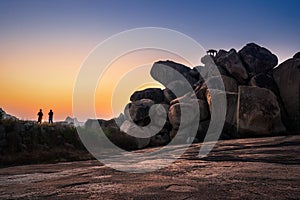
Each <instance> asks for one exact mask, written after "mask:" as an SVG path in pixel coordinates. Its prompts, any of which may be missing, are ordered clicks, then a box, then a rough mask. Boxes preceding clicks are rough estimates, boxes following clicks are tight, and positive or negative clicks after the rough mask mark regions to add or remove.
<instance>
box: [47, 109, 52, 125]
mask: <svg viewBox="0 0 300 200" xmlns="http://www.w3.org/2000/svg"><path fill="white" fill-rule="evenodd" d="M48 115H49V123H51V124H53V112H52V110H50V112H49V113H48Z"/></svg>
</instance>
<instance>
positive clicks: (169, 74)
mask: <svg viewBox="0 0 300 200" xmlns="http://www.w3.org/2000/svg"><path fill="white" fill-rule="evenodd" d="M190 70H191V69H190V68H189V67H187V66H185V65H182V64H179V63H176V62H173V61H169V60H167V61H158V62H155V63H154V64H153V66H152V68H151V71H150V74H151V76H152V77H153V78H154V79H155V80H157V81H159V82H160V83H162V84H163V85H164V86H167V85H168V84H169V83H170V82H172V81H176V80H182V79H185V80H187V81H188V82H189V83H190V84H191V85H193V84H194V83H195V82H196V81H197V80H196V79H194V78H193V77H192V76H191V75H190V74H189V72H190Z"/></svg>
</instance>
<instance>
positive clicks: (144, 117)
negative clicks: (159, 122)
mask: <svg viewBox="0 0 300 200" xmlns="http://www.w3.org/2000/svg"><path fill="white" fill-rule="evenodd" d="M152 105H154V101H152V100H151V99H141V100H138V101H134V102H131V103H129V104H127V106H126V107H125V110H124V114H125V115H126V118H127V119H131V120H132V121H134V122H136V123H138V124H139V125H146V124H147V123H149V121H148V118H149V110H150V108H151V106H152ZM146 121H147V122H146ZM140 122H141V123H142V124H141V123H140Z"/></svg>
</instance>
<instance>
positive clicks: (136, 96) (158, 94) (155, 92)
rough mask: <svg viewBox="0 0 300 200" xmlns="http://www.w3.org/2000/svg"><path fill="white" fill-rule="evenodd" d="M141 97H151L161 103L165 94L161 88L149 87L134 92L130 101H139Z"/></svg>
mask: <svg viewBox="0 0 300 200" xmlns="http://www.w3.org/2000/svg"><path fill="white" fill-rule="evenodd" d="M141 99H151V100H152V101H154V103H161V102H163V101H164V94H163V91H162V90H161V89H160V88H147V89H144V90H141V91H136V92H134V93H133V94H132V95H131V97H130V101H138V100H141Z"/></svg>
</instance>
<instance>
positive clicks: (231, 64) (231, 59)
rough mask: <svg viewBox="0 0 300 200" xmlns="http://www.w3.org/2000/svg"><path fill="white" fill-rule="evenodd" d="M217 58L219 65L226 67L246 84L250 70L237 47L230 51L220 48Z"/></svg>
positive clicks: (239, 80)
mask: <svg viewBox="0 0 300 200" xmlns="http://www.w3.org/2000/svg"><path fill="white" fill-rule="evenodd" d="M215 60H216V64H217V65H219V66H221V67H224V68H225V69H226V70H227V71H228V73H229V74H230V75H231V76H232V77H234V78H235V79H236V80H237V81H238V82H239V83H240V84H244V83H245V82H246V80H247V79H248V72H247V70H246V68H245V67H244V65H243V63H242V61H241V59H240V56H239V54H238V53H237V52H236V50H235V49H231V50H230V51H229V52H227V51H225V50H220V51H219V52H218V54H217V55H216V58H215Z"/></svg>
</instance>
